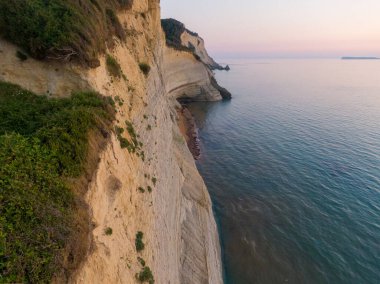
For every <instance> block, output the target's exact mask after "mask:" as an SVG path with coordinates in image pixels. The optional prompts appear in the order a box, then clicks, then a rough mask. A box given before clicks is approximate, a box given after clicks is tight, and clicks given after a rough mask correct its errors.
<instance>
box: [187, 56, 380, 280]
mask: <svg viewBox="0 0 380 284" xmlns="http://www.w3.org/2000/svg"><path fill="white" fill-rule="evenodd" d="M228 63H229V64H230V66H231V68H232V70H231V71H230V72H218V73H217V79H218V81H219V82H220V83H221V84H222V85H223V86H225V87H226V88H228V89H229V90H230V91H231V92H232V93H233V95H234V98H233V100H232V101H231V102H222V103H196V104H193V105H192V106H191V110H192V111H193V113H194V114H195V116H196V121H197V123H198V126H199V128H200V130H199V133H200V139H201V149H202V157H201V159H200V160H199V161H198V162H197V165H198V167H199V170H200V172H201V174H202V175H203V177H204V179H205V181H206V184H207V186H208V188H209V190H210V194H211V197H212V199H213V203H214V210H215V215H216V217H217V222H218V225H219V232H220V237H221V242H222V250H223V259H224V269H225V279H226V283H233V284H240V283H244V284H246V283H334V284H336V283H355V284H359V283H380V62H379V61H341V60H235V61H231V60H230V61H228Z"/></svg>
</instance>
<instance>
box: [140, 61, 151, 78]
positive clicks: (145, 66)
mask: <svg viewBox="0 0 380 284" xmlns="http://www.w3.org/2000/svg"><path fill="white" fill-rule="evenodd" d="M139 67H140V70H141V71H142V72H143V73H144V75H145V76H147V75H148V74H149V71H150V66H149V65H148V64H147V63H140V64H139Z"/></svg>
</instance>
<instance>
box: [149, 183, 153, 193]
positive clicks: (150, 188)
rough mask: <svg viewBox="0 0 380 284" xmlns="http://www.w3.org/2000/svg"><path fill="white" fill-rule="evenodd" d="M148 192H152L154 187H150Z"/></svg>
mask: <svg viewBox="0 0 380 284" xmlns="http://www.w3.org/2000/svg"><path fill="white" fill-rule="evenodd" d="M148 192H149V193H150V192H152V187H151V186H149V185H148Z"/></svg>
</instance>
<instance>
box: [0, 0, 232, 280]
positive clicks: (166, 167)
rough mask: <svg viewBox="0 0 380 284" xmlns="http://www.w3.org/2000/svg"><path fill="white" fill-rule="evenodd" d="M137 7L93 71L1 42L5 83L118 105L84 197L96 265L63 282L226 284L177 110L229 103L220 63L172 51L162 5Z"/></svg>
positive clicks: (91, 261)
mask: <svg viewBox="0 0 380 284" xmlns="http://www.w3.org/2000/svg"><path fill="white" fill-rule="evenodd" d="M95 2H96V1H95ZM127 2H128V7H122V8H123V9H119V8H118V9H117V13H116V14H115V17H116V18H115V19H114V20H115V21H116V19H117V22H119V23H120V26H119V25H116V26H117V27H118V28H120V27H121V28H122V30H120V31H119V33H118V32H116V33H114V36H113V44H112V45H107V46H105V47H103V48H104V52H103V53H102V52H100V53H99V55H98V56H97V57H96V58H89V59H86V60H87V61H86V62H87V63H86V64H82V65H81V64H78V63H77V62H76V61H75V60H72V61H71V60H66V59H67V58H69V59H70V57H64V58H63V60H62V58H60V59H59V60H57V58H54V59H51V58H47V59H46V58H45V59H44V60H42V61H41V60H40V58H37V59H34V58H31V57H28V58H27V59H25V60H23V59H21V58H20V56H19V55H20V54H19V50H20V48H19V47H17V46H16V45H14V44H12V43H10V42H9V41H8V40H4V39H0V57H1V61H0V80H1V81H7V82H12V83H15V84H18V85H20V86H21V87H23V88H25V89H28V90H30V91H33V92H35V93H37V94H39V95H45V96H46V95H48V96H49V97H68V96H70V95H71V93H72V92H74V91H81V90H92V91H96V92H98V93H99V94H102V95H103V96H106V97H110V98H112V99H113V100H114V101H115V103H116V110H117V112H116V117H115V120H114V122H113V128H114V129H115V130H114V131H113V132H112V133H110V134H109V137H108V140H107V141H108V142H107V144H106V145H105V146H104V147H103V148H102V150H101V151H99V153H97V155H98V159H97V161H98V162H97V166H96V170H94V171H93V172H92V174H91V176H90V177H89V178H88V188H87V191H86V193H85V196H84V200H85V202H86V204H87V205H86V207H85V208H87V209H88V210H87V217H86V218H88V226H89V231H90V233H89V236H88V240H87V244H86V245H87V248H88V249H87V252H86V256H85V258H84V261H82V262H81V264H80V266H79V267H76V269H75V271H74V272H73V273H66V274H64V275H55V280H54V281H55V282H68V283H141V282H149V283H153V282H156V283H212V284H214V283H222V264H221V253H220V245H219V238H218V233H217V227H216V223H215V220H214V216H213V212H212V204H211V200H210V196H209V194H208V192H207V188H206V186H205V184H204V182H203V180H202V178H201V176H200V175H199V173H198V171H197V168H196V166H195V162H194V159H193V157H192V155H191V153H190V151H189V149H188V147H187V145H186V141H185V139H184V137H183V136H182V135H181V133H180V131H179V128H178V125H177V109H178V108H179V107H180V106H179V103H178V101H177V100H178V99H191V100H200V101H217V100H221V99H223V98H224V97H226V94H223V92H221V89H220V87H219V85H217V83H216V80H215V78H214V76H213V74H212V72H211V70H210V68H209V67H210V64H211V65H213V64H214V63H213V62H211V61H205V62H203V61H202V60H199V58H197V57H196V56H194V54H193V53H189V52H188V51H186V50H178V49H174V48H172V47H168V46H167V45H166V40H165V34H164V33H163V31H162V28H161V19H160V6H159V1H158V0H135V1H127ZM115 3H116V2H115ZM115 5H116V4H115ZM99 7H100V8H102V6H99ZM115 7H116V6H115ZM111 18H112V17H111ZM115 31H117V30H115ZM187 37H188V36H185V38H187ZM184 42H185V40H184ZM49 52H51V50H49V51H48V54H50V53H49ZM55 52H58V50H57V51H55ZM63 52H65V51H63ZM64 54H65V53H64ZM33 57H34V56H33ZM203 60H208V59H207V57H206V55H205V54H204V55H203ZM94 62H95V63H94ZM207 62H208V63H207ZM115 66H116V67H115ZM115 68H116V69H115ZM115 70H116V71H115ZM25 273H27V271H26V272H25ZM153 279H154V280H153Z"/></svg>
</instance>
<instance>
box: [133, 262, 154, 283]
mask: <svg viewBox="0 0 380 284" xmlns="http://www.w3.org/2000/svg"><path fill="white" fill-rule="evenodd" d="M136 277H137V279H138V280H139V281H140V282H148V283H149V284H153V283H154V277H153V273H152V270H150V268H149V267H148V266H145V267H144V268H143V269H142V270H141V272H140V273H139V274H137V275H136Z"/></svg>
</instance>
